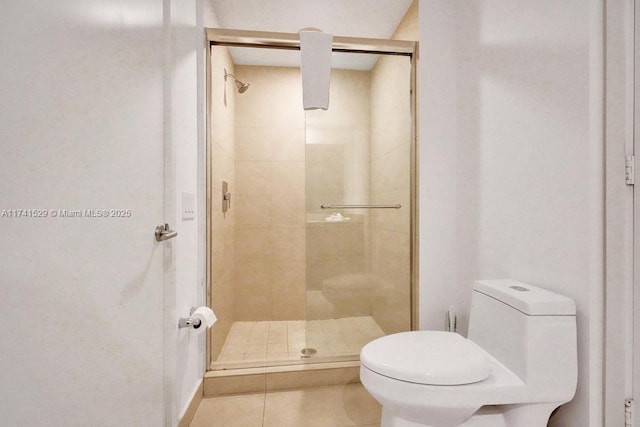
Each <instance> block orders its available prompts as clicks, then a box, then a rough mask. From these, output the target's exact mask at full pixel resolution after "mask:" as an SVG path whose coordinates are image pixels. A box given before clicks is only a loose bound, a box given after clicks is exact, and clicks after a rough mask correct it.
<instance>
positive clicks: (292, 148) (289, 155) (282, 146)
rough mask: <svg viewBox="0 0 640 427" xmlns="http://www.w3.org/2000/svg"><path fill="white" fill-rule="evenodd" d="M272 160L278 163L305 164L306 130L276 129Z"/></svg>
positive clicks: (274, 131) (274, 130) (272, 146)
mask: <svg viewBox="0 0 640 427" xmlns="http://www.w3.org/2000/svg"><path fill="white" fill-rule="evenodd" d="M272 132H273V133H274V139H273V142H272V145H271V160H273V161H276V162H304V160H305V129H300V128H294V129H292V128H274V129H273V130H272Z"/></svg>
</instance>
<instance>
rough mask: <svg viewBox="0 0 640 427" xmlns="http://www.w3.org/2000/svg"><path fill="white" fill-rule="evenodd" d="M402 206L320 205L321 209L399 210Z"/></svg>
mask: <svg viewBox="0 0 640 427" xmlns="http://www.w3.org/2000/svg"><path fill="white" fill-rule="evenodd" d="M401 207H402V205H401V204H400V203H396V204H395V205H320V208H322V209H400V208H401Z"/></svg>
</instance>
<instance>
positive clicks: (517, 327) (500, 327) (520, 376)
mask: <svg viewBox="0 0 640 427" xmlns="http://www.w3.org/2000/svg"><path fill="white" fill-rule="evenodd" d="M360 380H361V382H362V384H363V385H364V387H365V388H366V389H367V391H368V392H369V393H370V394H371V395H372V396H373V397H374V398H375V399H376V400H377V401H378V402H379V403H380V404H381V405H382V423H381V427H419V426H430V427H454V426H465V427H543V426H546V425H547V422H548V420H549V417H550V416H551V413H552V412H553V410H554V409H555V408H557V407H558V406H560V405H562V404H564V403H566V402H568V401H570V400H571V399H573V396H574V394H575V391H576V386H577V381H578V365H577V343H576V307H575V303H574V301H573V300H572V299H570V298H567V297H565V296H562V295H559V294H556V293H554V292H550V291H548V290H545V289H542V288H538V287H535V286H532V285H528V284H525V283H522V282H518V281H515V280H480V281H476V282H475V283H474V286H473V294H472V299H471V314H470V318H469V337H468V338H464V337H462V336H461V335H459V334H457V333H454V332H439V331H413V332H402V333H398V334H392V335H387V336H385V337H382V338H379V339H376V340H374V341H371V342H370V343H368V344H367V345H365V346H364V347H363V348H362V351H361V353H360Z"/></svg>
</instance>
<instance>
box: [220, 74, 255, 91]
mask: <svg viewBox="0 0 640 427" xmlns="http://www.w3.org/2000/svg"><path fill="white" fill-rule="evenodd" d="M227 77H231V78H232V79H233V80H234V82H235V84H236V89H238V93H245V92H246V91H247V89H249V86H250V85H251V84H250V83H245V82H242V81H240V80H238V79H237V78H236V76H234V75H233V74H231V73H227V69H226V68H225V69H224V81H225V82H226V81H227Z"/></svg>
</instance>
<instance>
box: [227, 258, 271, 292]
mask: <svg viewBox="0 0 640 427" xmlns="http://www.w3.org/2000/svg"><path fill="white" fill-rule="evenodd" d="M234 277H235V285H236V286H235V289H236V294H238V295H268V294H270V293H272V280H271V264H270V263H268V262H237V263H235V275H234Z"/></svg>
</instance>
